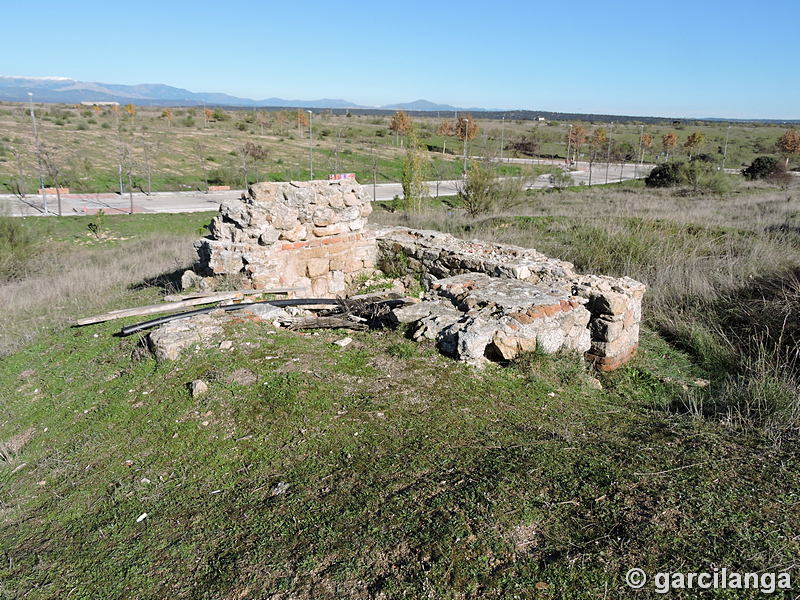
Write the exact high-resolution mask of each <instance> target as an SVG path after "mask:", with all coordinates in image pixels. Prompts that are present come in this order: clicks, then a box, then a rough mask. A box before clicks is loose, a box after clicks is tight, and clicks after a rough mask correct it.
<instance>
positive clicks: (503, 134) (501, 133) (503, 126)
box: [500, 117, 506, 162]
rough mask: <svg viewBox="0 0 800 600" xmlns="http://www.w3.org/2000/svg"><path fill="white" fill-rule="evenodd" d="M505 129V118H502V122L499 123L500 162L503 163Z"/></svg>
mask: <svg viewBox="0 0 800 600" xmlns="http://www.w3.org/2000/svg"><path fill="white" fill-rule="evenodd" d="M505 128H506V118H505V117H503V120H502V121H501V122H500V162H503V147H504V146H505V145H506V143H505Z"/></svg>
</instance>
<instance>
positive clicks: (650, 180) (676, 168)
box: [644, 162, 683, 188]
mask: <svg viewBox="0 0 800 600" xmlns="http://www.w3.org/2000/svg"><path fill="white" fill-rule="evenodd" d="M682 164H683V163H679V162H671V163H663V164H660V165H657V166H655V167H654V168H653V170H652V171H650V173H649V174H648V175H647V177H645V178H644V183H645V185H646V186H647V187H652V188H664V187H674V186H676V185H680V184H681V165H682Z"/></svg>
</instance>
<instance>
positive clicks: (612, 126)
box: [606, 121, 614, 183]
mask: <svg viewBox="0 0 800 600" xmlns="http://www.w3.org/2000/svg"><path fill="white" fill-rule="evenodd" d="M613 131H614V121H611V127H609V128H608V148H607V149H606V183H608V167H609V166H610V165H611V133H612V132H613Z"/></svg>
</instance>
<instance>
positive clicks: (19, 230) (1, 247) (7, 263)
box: [0, 217, 36, 281]
mask: <svg viewBox="0 0 800 600" xmlns="http://www.w3.org/2000/svg"><path fill="white" fill-rule="evenodd" d="M35 242H36V239H35V238H34V236H33V234H32V233H31V230H30V228H27V227H25V225H24V223H23V221H22V220H21V219H19V218H15V217H0V281H2V280H8V279H14V278H15V277H18V276H20V275H21V274H22V271H23V268H24V264H25V261H26V260H27V259H28V258H30V254H31V251H32V250H33V247H34V245H35Z"/></svg>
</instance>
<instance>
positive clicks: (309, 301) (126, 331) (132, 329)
mask: <svg viewBox="0 0 800 600" xmlns="http://www.w3.org/2000/svg"><path fill="white" fill-rule="evenodd" d="M257 304H270V305H272V306H277V307H283V306H309V305H314V304H330V305H335V304H338V302H337V300H335V299H331V298H296V299H294V300H264V301H262V302H245V303H242V304H228V305H226V306H207V307H205V308H198V309H195V310H189V311H186V312H182V313H175V314H172V315H165V316H163V317H157V318H155V319H150V320H149V321H142V322H141V323H136V324H135V325H128V326H127V327H123V328H122V329H120V330H119V335H120V336H123V337H124V336H126V335H130V334H132V333H136V332H137V331H142V330H144V329H150V328H152V327H156V326H158V325H163V324H164V323H169V322H170V321H177V320H179V319H188V318H189V317H193V316H195V315H202V314H205V313H210V312H211V311H212V310H217V309H220V310H224V311H225V312H228V311H232V310H240V309H242V308H247V307H248V306H255V305H257Z"/></svg>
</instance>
